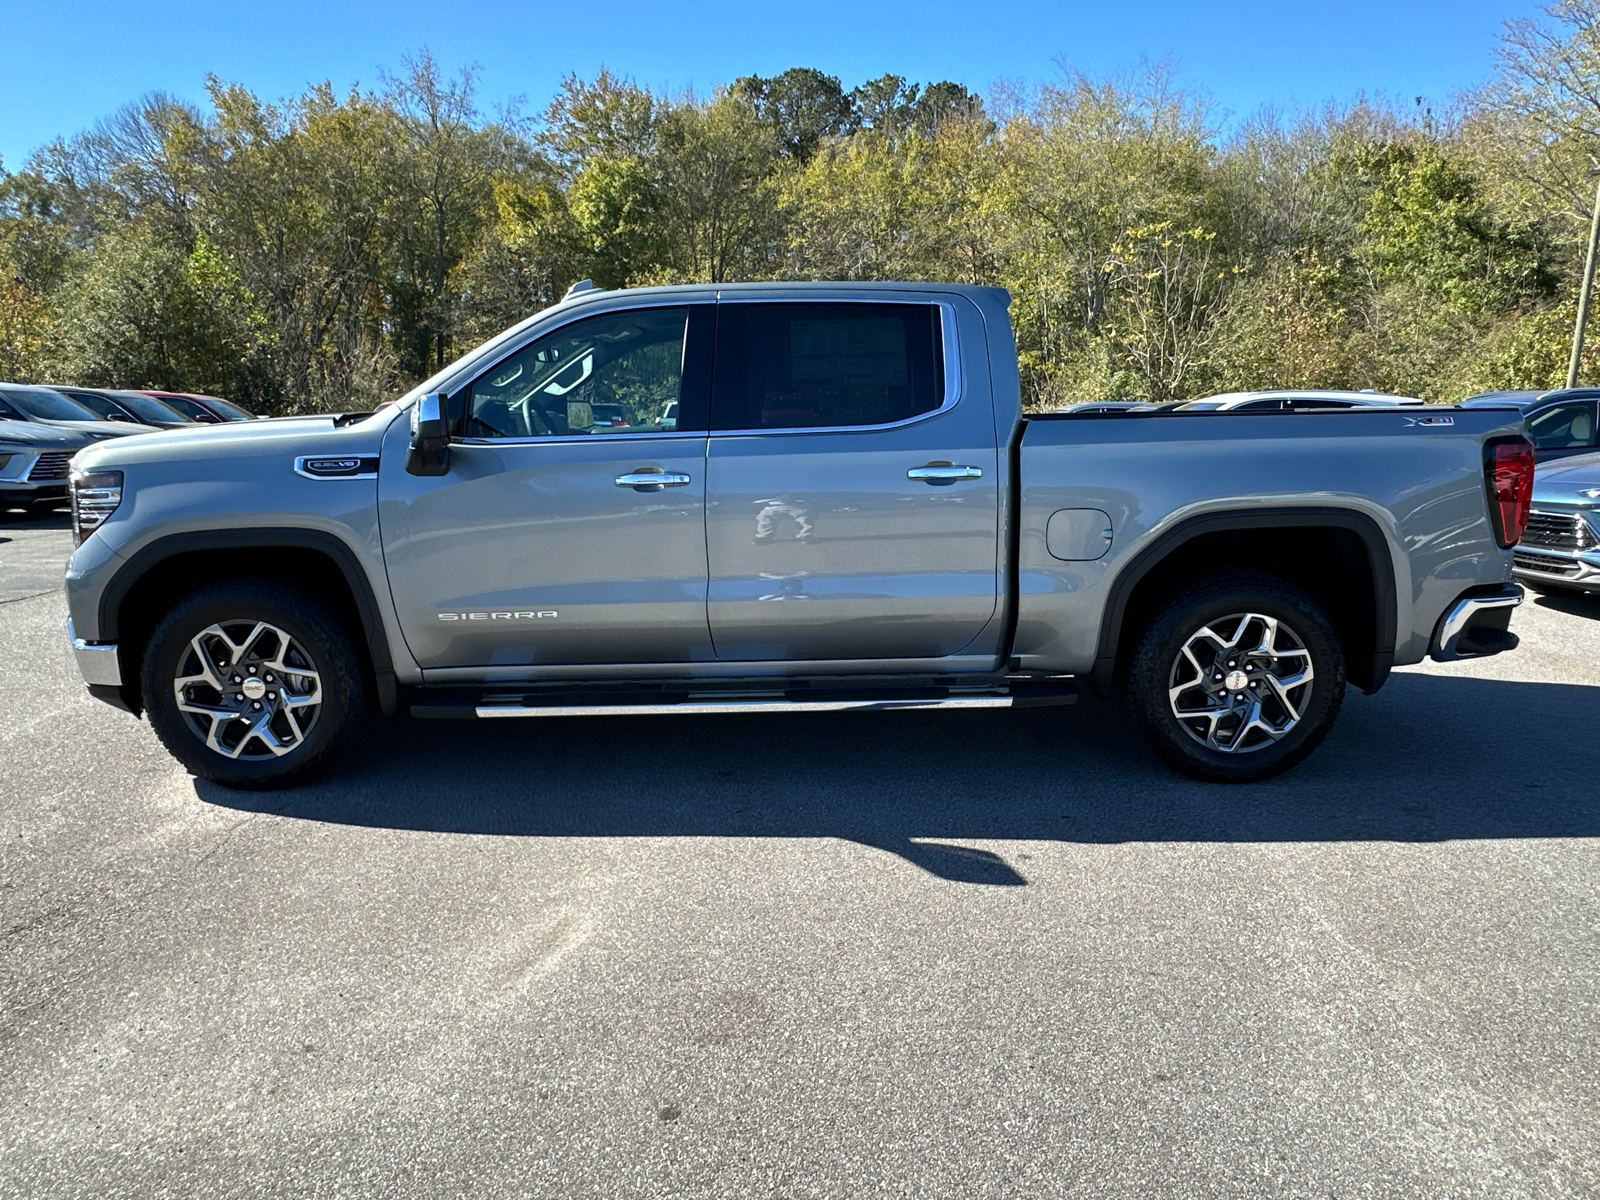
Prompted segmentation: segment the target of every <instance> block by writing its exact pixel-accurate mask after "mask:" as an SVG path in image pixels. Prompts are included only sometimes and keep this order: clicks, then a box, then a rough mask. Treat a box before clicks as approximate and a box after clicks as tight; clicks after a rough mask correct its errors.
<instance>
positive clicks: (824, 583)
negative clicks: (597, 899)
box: [67, 283, 1533, 787]
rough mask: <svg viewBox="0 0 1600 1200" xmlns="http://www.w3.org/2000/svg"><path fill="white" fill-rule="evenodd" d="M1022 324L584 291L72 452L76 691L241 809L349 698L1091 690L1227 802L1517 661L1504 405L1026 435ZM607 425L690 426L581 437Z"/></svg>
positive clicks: (894, 701) (916, 297)
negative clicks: (469, 331)
mask: <svg viewBox="0 0 1600 1200" xmlns="http://www.w3.org/2000/svg"><path fill="white" fill-rule="evenodd" d="M1008 303H1009V297H1008V296H1007V295H1006V293H1005V292H1003V291H1001V290H999V289H997V288H984V287H972V286H963V285H956V284H787V283H785V284H776V283H775V284H746V285H716V286H686V287H673V288H659V289H644V290H633V291H618V292H604V291H599V290H594V289H590V290H586V291H583V292H582V293H580V294H578V295H575V296H573V297H572V298H569V299H567V300H565V301H563V302H562V303H561V304H558V305H556V306H555V307H553V308H550V309H547V310H545V311H544V312H542V313H539V314H538V315H536V316H534V317H532V318H530V319H529V320H528V321H525V322H523V323H522V324H520V325H518V326H516V327H515V328H513V329H510V330H508V331H506V332H505V333H504V334H502V335H500V336H499V337H496V338H494V339H493V340H491V341H490V342H488V343H486V344H485V345H483V346H480V347H478V348H477V349H476V350H473V351H472V352H470V353H469V354H467V355H466V356H465V357H463V358H461V359H460V360H458V361H457V362H455V363H453V364H451V365H450V366H449V367H447V368H446V369H445V370H443V371H441V372H440V373H439V374H438V375H436V376H434V377H433V378H432V379H431V380H429V381H427V382H426V383H425V384H423V385H421V386H419V387H418V388H417V389H416V390H414V391H413V392H411V393H410V394H408V395H407V396H406V397H404V398H403V399H402V400H401V402H400V403H398V404H396V405H393V406H390V407H387V408H383V409H381V410H379V411H378V412H376V413H373V414H362V415H355V414H340V415H338V416H320V417H303V418H287V419H282V420H276V421H270V422H266V421H263V422H259V423H256V422H240V423H239V424H236V425H232V426H229V427H227V428H223V429H213V430H210V431H208V433H207V434H206V435H205V436H203V437H197V436H194V435H192V434H184V433H152V434H147V435H145V436H143V437H140V438H136V439H130V440H125V441H123V442H121V443H120V444H118V445H115V446H111V445H102V446H96V447H92V448H90V449H89V450H86V451H84V453H83V455H82V456H81V457H80V460H79V462H78V464H77V465H76V469H75V471H74V475H73V481H74V484H73V486H74V495H75V497H76V500H75V503H76V512H77V514H78V522H79V527H80V529H81V531H82V542H81V544H80V545H79V546H78V548H77V551H76V552H75V553H74V554H73V556H72V560H71V563H70V564H69V567H68V571H67V600H68V608H69V612H70V616H71V621H72V628H71V630H69V637H70V638H71V639H72V645H73V649H74V652H75V654H76V657H77V661H78V663H79V666H80V669H81V671H82V672H83V676H84V679H85V681H86V682H87V683H88V684H89V686H90V690H91V691H92V692H93V694H94V695H95V696H97V697H99V698H101V699H103V700H105V701H107V702H109V703H112V704H116V705H120V706H122V707H125V708H127V709H129V710H130V711H133V712H143V713H145V714H147V715H148V717H149V719H150V722H151V725H152V727H153V728H154V730H155V731H156V733H157V734H158V735H159V737H160V738H161V740H162V741H163V743H164V744H165V745H166V747H167V748H168V749H169V750H170V751H171V752H172V753H173V754H174V755H175V756H176V757H177V758H178V759H179V760H180V761H181V762H183V763H184V764H185V765H186V766H187V767H188V768H189V769H190V770H192V771H193V772H195V773H196V774H197V775H199V776H201V777H202V778H205V779H208V780H211V781H213V782H216V783H220V784H224V785H227V786H235V787H277V786H284V785H286V784H289V783H292V782H295V781H298V780H303V779H305V778H308V777H309V776H310V775H311V774H313V773H314V772H315V771H316V770H318V769H319V768H320V767H322V766H323V765H324V764H326V763H327V762H328V761H329V759H330V758H331V756H332V755H333V754H334V753H335V752H336V751H337V750H338V749H339V748H340V747H342V746H343V745H345V744H346V743H347V742H349V741H351V740H352V739H353V736H354V731H355V729H356V727H357V725H356V723H357V722H358V721H359V720H360V718H361V717H362V714H363V713H364V712H365V711H367V709H368V707H369V705H370V706H373V707H376V708H378V709H379V710H380V711H382V712H384V713H389V714H393V713H395V712H397V711H399V710H400V709H401V708H402V707H405V708H408V709H409V711H410V712H411V713H412V714H413V715H414V716H417V717H428V718H468V719H477V718H490V719H497V718H509V717H528V718H552V717H563V716H572V715H577V714H582V715H584V716H591V717H592V716H598V715H602V714H625V715H653V714H669V713H722V712H773V711H783V712H800V713H804V712H812V711H818V710H823V711H837V710H843V709H874V710H879V709H899V708H914V709H929V708H984V709H997V708H1033V707H1039V706H1049V705H1062V704H1068V703H1070V702H1072V701H1073V700H1074V699H1075V698H1076V696H1077V687H1078V684H1079V683H1080V682H1081V683H1084V684H1087V685H1089V686H1090V687H1092V688H1094V689H1095V690H1096V691H1097V692H1098V693H1100V694H1106V695H1121V696H1122V697H1123V698H1124V700H1125V702H1126V705H1127V708H1128V711H1129V712H1130V714H1131V715H1132V718H1133V720H1134V722H1135V723H1136V724H1137V725H1138V726H1139V728H1140V729H1142V730H1143V732H1144V733H1145V734H1146V736H1147V737H1148V738H1149V740H1150V742H1151V744H1152V745H1153V747H1154V748H1155V749H1156V751H1157V752H1158V753H1159V754H1160V755H1161V756H1162V757H1163V758H1165V759H1166V760H1167V761H1168V762H1169V763H1172V764H1173V765H1175V766H1176V767H1178V768H1179V769H1180V770H1183V771H1186V772H1188V773H1190V774H1192V775H1195V776H1197V777H1200V778H1204V779H1216V780H1247V779H1258V778H1262V777H1264V776H1267V775H1271V774H1274V773H1276V772H1278V771H1282V770H1284V769H1286V768H1288V767H1290V766H1291V765H1293V764H1294V763H1296V762H1298V761H1300V760H1301V759H1303V758H1304V757H1305V756H1306V755H1307V754H1309V753H1310V752H1311V751H1312V749H1313V748H1314V747H1315V746H1316V745H1317V744H1318V742H1320V741H1321V739H1322V738H1323V736H1324V735H1325V734H1326V733H1327V732H1328V730H1329V728H1331V726H1332V724H1333V722H1334V720H1335V717H1336V716H1337V714H1338V711H1339V707H1340V705H1341V703H1342V702H1343V699H1344V692H1345V684H1346V681H1347V680H1348V681H1349V682H1351V683H1354V684H1355V686H1356V687H1358V688H1360V689H1361V690H1363V691H1365V692H1374V691H1376V690H1377V689H1378V688H1380V687H1381V686H1382V685H1383V683H1384V681H1385V679H1386V678H1387V677H1388V675H1389V671H1390V668H1391V667H1392V666H1394V665H1396V664H1408V663H1415V662H1419V661H1421V660H1422V659H1424V658H1427V657H1428V656H1430V655H1431V656H1432V657H1434V658H1435V659H1439V660H1452V659H1458V658H1465V657H1472V656H1483V655H1490V654H1496V653H1499V652H1501V651H1504V650H1509V649H1511V648H1513V647H1514V646H1515V645H1516V641H1517V639H1516V637H1515V635H1514V634H1512V633H1511V632H1510V631H1509V628H1508V623H1509V620H1510V616H1511V611H1512V608H1513V607H1514V606H1515V605H1517V604H1518V603H1520V601H1521V599H1522V589H1521V588H1520V587H1519V586H1517V585H1516V584H1515V583H1513V582H1511V562H1512V551H1511V547H1512V546H1513V545H1514V544H1515V543H1516V541H1517V539H1518V538H1519V537H1520V536H1521V534H1522V524H1523V521H1524V519H1525V518H1526V515H1527V504H1528V499H1529V495H1530V493H1531V489H1532V485H1533V447H1532V445H1531V444H1530V443H1529V442H1528V440H1527V439H1526V438H1525V437H1523V436H1522V433H1521V429H1522V417H1521V414H1520V413H1519V412H1517V411H1515V410H1514V409H1509V408H1507V409H1502V410H1481V411H1476V412H1466V411H1462V410H1447V411H1448V413H1449V416H1450V418H1451V419H1450V420H1449V421H1448V422H1446V421H1443V420H1438V421H1424V420H1419V419H1417V418H1416V417H1414V416H1411V415H1407V413H1405V412H1403V411H1391V409H1392V408H1393V405H1390V404H1379V403H1374V402H1367V403H1363V404H1362V405H1361V406H1360V407H1356V408H1351V409H1346V410H1344V411H1329V412H1301V413H1296V414H1294V415H1293V419H1292V420H1286V419H1284V418H1283V416H1280V417H1279V418H1278V419H1276V420H1274V419H1272V418H1271V416H1270V415H1267V416H1263V415H1260V414H1255V413H1241V414H1235V413H1230V412H1221V413H1206V412H1193V411H1184V410H1182V409H1177V410H1172V411H1167V412H1161V413H1154V414H1132V413H1128V414H1121V415H1118V414H1100V415H1096V416H1095V417H1094V418H1093V419H1088V420H1085V419H1080V418H1076V417H1074V416H1073V415H1072V414H1063V415H1057V416H1048V415H1047V416H1040V417H1031V418H1030V417H1024V416H1023V414H1022V396H1021V389H1020V385H1019V380H1018V373H1017V360H1016V352H1015V346H1014V344H1013V342H1012V335H1011V329H1010V325H1009V322H1008V319H1007V305H1008ZM623 400H625V401H626V403H627V405H628V406H629V411H630V412H655V411H659V410H660V407H661V406H662V405H664V404H666V403H670V402H672V401H674V400H676V401H677V402H678V426H677V428H676V429H674V430H657V429H652V428H649V427H648V426H634V427H630V428H627V429H623V430H619V431H614V432H606V431H604V430H602V431H599V432H595V431H592V425H593V416H594V413H595V411H596V409H597V408H600V410H601V411H604V408H603V406H604V405H606V404H616V403H619V402H622V401H623ZM1435 411H1436V412H1437V411H1438V410H1437V409H1435ZM1285 415H1287V414H1285ZM1472 478H1476V479H1478V480H1480V481H1481V483H1480V484H1479V485H1478V486H1468V481H1469V480H1470V479H1472ZM146 496H151V499H150V501H148V502H147V501H146V500H145V499H144V497H146ZM970 732H972V733H973V734H974V735H976V734H977V731H976V730H973V731H970ZM786 736H788V737H789V738H791V739H793V738H796V737H800V736H803V734H800V733H796V732H793V731H791V732H790V733H788V734H787V735H786ZM952 736H959V735H958V734H956V733H955V732H954V731H952ZM431 740H432V741H434V742H435V744H437V742H438V739H431Z"/></svg>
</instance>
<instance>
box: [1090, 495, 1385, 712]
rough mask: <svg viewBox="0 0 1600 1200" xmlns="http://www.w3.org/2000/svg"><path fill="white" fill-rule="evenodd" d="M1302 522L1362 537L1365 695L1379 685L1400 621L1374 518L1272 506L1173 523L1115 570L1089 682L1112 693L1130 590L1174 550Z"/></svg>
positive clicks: (1321, 509)
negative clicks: (1371, 609) (1368, 627)
mask: <svg viewBox="0 0 1600 1200" xmlns="http://www.w3.org/2000/svg"><path fill="white" fill-rule="evenodd" d="M1306 527H1320V528H1330V527H1331V528H1334V529H1344V530H1348V531H1350V532H1351V533H1354V534H1356V535H1357V536H1358V537H1360V539H1361V542H1362V544H1363V545H1364V546H1365V547H1366V550H1367V564H1368V566H1369V567H1370V569H1371V572H1372V587H1373V592H1374V596H1373V600H1374V602H1375V606H1376V618H1377V619H1376V628H1375V629H1374V631H1373V633H1374V636H1373V649H1372V662H1371V665H1370V667H1369V670H1368V677H1369V680H1370V682H1369V683H1368V685H1367V687H1366V688H1365V689H1363V690H1364V691H1365V692H1366V693H1367V694H1368V695H1369V696H1370V695H1371V694H1372V693H1373V692H1376V691H1377V690H1378V689H1379V688H1380V687H1382V686H1383V684H1384V681H1385V680H1387V679H1388V678H1389V671H1390V668H1392V667H1393V666H1394V653H1395V638H1396V633H1397V629H1398V624H1399V605H1398V600H1397V595H1396V591H1395V572H1394V556H1393V554H1392V553H1391V552H1390V550H1389V543H1388V540H1387V539H1386V538H1385V537H1384V536H1383V530H1382V529H1381V528H1379V526H1378V523H1377V521H1375V520H1374V519H1373V518H1372V517H1370V516H1368V515H1367V514H1366V513H1363V512H1359V511H1357V510H1355V509H1349V508H1329V507H1315V508H1273V509H1249V510H1247V511H1243V512H1240V511H1237V510H1231V511H1224V512H1208V513H1199V514H1197V515H1195V516H1192V517H1187V518H1185V519H1184V520H1181V521H1179V522H1177V523H1176V524H1174V525H1173V526H1172V527H1171V528H1170V529H1167V530H1165V531H1164V532H1162V533H1161V534H1159V535H1157V536H1156V537H1155V538H1154V539H1152V540H1151V541H1150V542H1149V544H1147V545H1146V546H1145V547H1144V548H1143V549H1141V550H1140V551H1139V552H1138V553H1137V554H1135V555H1134V556H1133V558H1132V559H1131V560H1130V561H1129V562H1128V564H1127V566H1125V567H1123V569H1122V570H1121V571H1120V572H1118V574H1117V576H1116V578H1115V579H1113V580H1112V582H1111V588H1110V593H1109V595H1108V596H1107V599H1106V607H1105V619H1104V620H1103V621H1102V622H1101V623H1100V640H1099V644H1098V645H1097V647H1096V649H1095V661H1094V670H1093V673H1092V675H1091V683H1092V684H1093V686H1094V690H1095V692H1096V693H1097V694H1099V695H1101V696H1109V695H1110V694H1111V687H1112V680H1113V678H1114V676H1115V673H1116V665H1117V647H1118V646H1119V645H1120V644H1121V641H1122V626H1123V621H1124V619H1125V618H1126V616H1127V611H1128V601H1129V600H1130V599H1131V598H1132V596H1133V593H1134V589H1136V588H1137V587H1138V586H1139V584H1140V582H1141V581H1142V580H1143V579H1144V578H1145V576H1147V575H1149V574H1150V572H1151V571H1153V570H1154V569H1155V568H1156V567H1157V566H1159V565H1160V564H1161V562H1162V561H1163V560H1164V559H1166V558H1167V557H1168V556H1169V555H1170V554H1172V552H1173V551H1175V550H1177V549H1178V548H1180V547H1181V546H1182V545H1183V544H1184V543H1186V542H1190V541H1193V540H1194V539H1195V538H1197V537H1202V536H1204V535H1206V534H1210V533H1231V532H1233V531H1236V530H1247V529H1293V528H1306Z"/></svg>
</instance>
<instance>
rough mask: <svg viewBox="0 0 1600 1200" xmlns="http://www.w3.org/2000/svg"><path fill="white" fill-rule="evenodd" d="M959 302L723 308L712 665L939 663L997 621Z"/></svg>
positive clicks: (711, 505) (982, 372)
mask: <svg viewBox="0 0 1600 1200" xmlns="http://www.w3.org/2000/svg"><path fill="white" fill-rule="evenodd" d="M955 303H956V302H951V303H921V304H917V303H877V302H855V303H835V302H820V301H819V302H809V301H807V302H779V301H774V302H766V301H747V302H729V301H727V300H724V301H723V302H721V303H720V304H719V305H718V306H717V345H716V370H715V374H714V380H715V382H714V385H713V396H712V433H711V440H710V445H709V448H708V451H707V461H706V477H707V484H706V504H707V508H706V545H707V552H708V554H709V567H710V573H711V586H710V598H709V602H708V609H709V613H710V624H711V636H712V639H713V641H714V643H715V645H716V654H717V657H718V659H721V660H727V661H741V662H751V661H776V660H796V659H811V660H815V659H907V658H915V659H927V658H943V657H947V656H949V655H954V654H958V653H960V652H962V651H963V650H966V649H967V648H968V647H969V646H971V645H972V643H973V641H974V639H975V638H977V637H978V635H979V633H980V631H982V630H983V629H984V627H985V625H987V624H988V623H989V621H990V619H991V617H993V615H994V613H995V608H996V599H997V594H998V592H997V565H998V551H999V537H998V521H999V491H998V482H999V471H998V469H997V468H998V454H997V450H996V440H997V439H996V434H995V427H994V418H993V404H992V400H991V396H990V393H989V388H988V364H987V361H983V362H974V361H967V360H970V359H972V358H974V357H981V356H982V354H983V350H982V347H981V339H978V340H977V343H978V344H976V345H971V344H968V345H964V346H963V347H962V349H961V350H959V351H958V348H957V332H958V331H957V329H956V327H955V311H956V310H955V307H954V304H955ZM960 303H965V302H964V301H960ZM974 315H976V314H974ZM992 649H993V648H992V647H990V648H989V650H990V651H992ZM970 652H973V653H976V652H981V651H980V650H978V649H974V650H973V651H970Z"/></svg>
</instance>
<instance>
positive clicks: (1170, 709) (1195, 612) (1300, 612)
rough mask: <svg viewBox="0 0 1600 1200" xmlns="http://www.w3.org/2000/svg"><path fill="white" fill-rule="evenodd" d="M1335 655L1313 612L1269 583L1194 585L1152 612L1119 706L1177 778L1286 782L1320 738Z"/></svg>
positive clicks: (1341, 683) (1330, 703) (1329, 709)
mask: <svg viewBox="0 0 1600 1200" xmlns="http://www.w3.org/2000/svg"><path fill="white" fill-rule="evenodd" d="M1344 688H1345V666H1344V652H1343V648H1342V646H1341V645H1340V641H1339V634H1338V631H1337V630H1336V629H1334V627H1333V624H1332V622H1330V621H1329V620H1328V618H1327V616H1326V614H1324V613H1323V611H1322V609H1321V608H1319V607H1318V606H1317V603H1316V602H1315V601H1314V600H1312V599H1311V597H1310V596H1308V595H1306V593H1305V592H1303V591H1301V590H1300V589H1299V588H1297V587H1294V586H1292V585H1290V584H1288V583H1285V582H1283V581H1282V580H1279V579H1276V578H1273V577H1272V576H1269V575H1259V574H1255V573H1253V572H1230V573H1227V574H1217V575H1213V576H1207V577H1205V578H1202V579H1199V580H1196V581H1195V582H1194V583H1192V584H1191V585H1189V586H1188V587H1186V588H1184V589H1183V590H1182V591H1180V592H1179V593H1178V594H1177V595H1175V596H1174V597H1172V598H1171V599H1169V600H1168V601H1167V603H1166V604H1165V605H1163V606H1161V607H1160V608H1159V609H1158V610H1157V611H1156V613H1155V614H1154V615H1153V617H1152V619H1151V620H1150V622H1149V624H1148V625H1147V626H1146V627H1145V629H1144V631H1143V633H1142V635H1141V636H1140V638H1139V641H1138V645H1137V647H1136V648H1135V650H1134V653H1133V656H1132V659H1131V660H1130V662H1129V664H1128V671H1127V674H1126V676H1125V677H1124V680H1123V696H1124V701H1125V703H1126V705H1127V708H1128V711H1129V713H1130V715H1131V716H1132V717H1133V719H1134V721H1135V722H1136V723H1137V724H1138V725H1139V727H1140V728H1141V729H1142V730H1143V731H1144V734H1145V736H1146V737H1147V738H1148V739H1149V741H1150V744H1151V745H1152V746H1153V747H1154V749H1155V751H1156V753H1157V754H1159V755H1160V756H1161V757H1162V758H1164V759H1165V760H1166V761H1167V762H1168V763H1170V764H1172V765H1173V766H1175V767H1177V768H1178V770H1180V771H1182V772H1184V773H1185V774H1186V775H1191V776H1193V777H1194V778H1196V779H1205V780H1212V781H1216V782H1246V781H1248V780H1253V779H1265V778H1266V777H1268V776H1269V775H1276V774H1277V773H1278V772H1280V771H1286V770H1288V769H1289V768H1290V767H1292V766H1294V765H1295V764H1296V763H1298V762H1300V760H1301V759H1303V758H1305V757H1306V756H1307V755H1309V754H1310V753H1311V752H1312V751H1313V750H1315V749H1316V748H1317V745H1318V743H1320V742H1321V741H1322V739H1323V738H1324V737H1326V736H1327V734H1328V731H1329V729H1331V728H1332V727H1333V722H1334V720H1335V718H1337V717H1338V715H1339V706H1340V705H1341V704H1342V703H1343V701H1344Z"/></svg>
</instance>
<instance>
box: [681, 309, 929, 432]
mask: <svg viewBox="0 0 1600 1200" xmlns="http://www.w3.org/2000/svg"><path fill="white" fill-rule="evenodd" d="M944 374H945V372H944V341H943V314H942V310H941V309H940V307H939V306H938V305H937V304H878V303H810V302H806V303H782V302H772V303H765V302H756V301H749V302H731V303H730V302H727V301H724V302H722V303H721V304H719V305H718V306H717V344H716V370H715V383H714V385H713V391H712V401H711V404H712V429H713V430H737V429H850V428H868V427H872V426H879V425H892V424H895V423H896V422H900V421H906V420H910V419H911V418H913V417H918V416H921V415H923V414H925V413H930V412H933V411H935V410H936V409H938V408H940V407H942V406H943V404H944V402H945V378H944Z"/></svg>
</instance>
